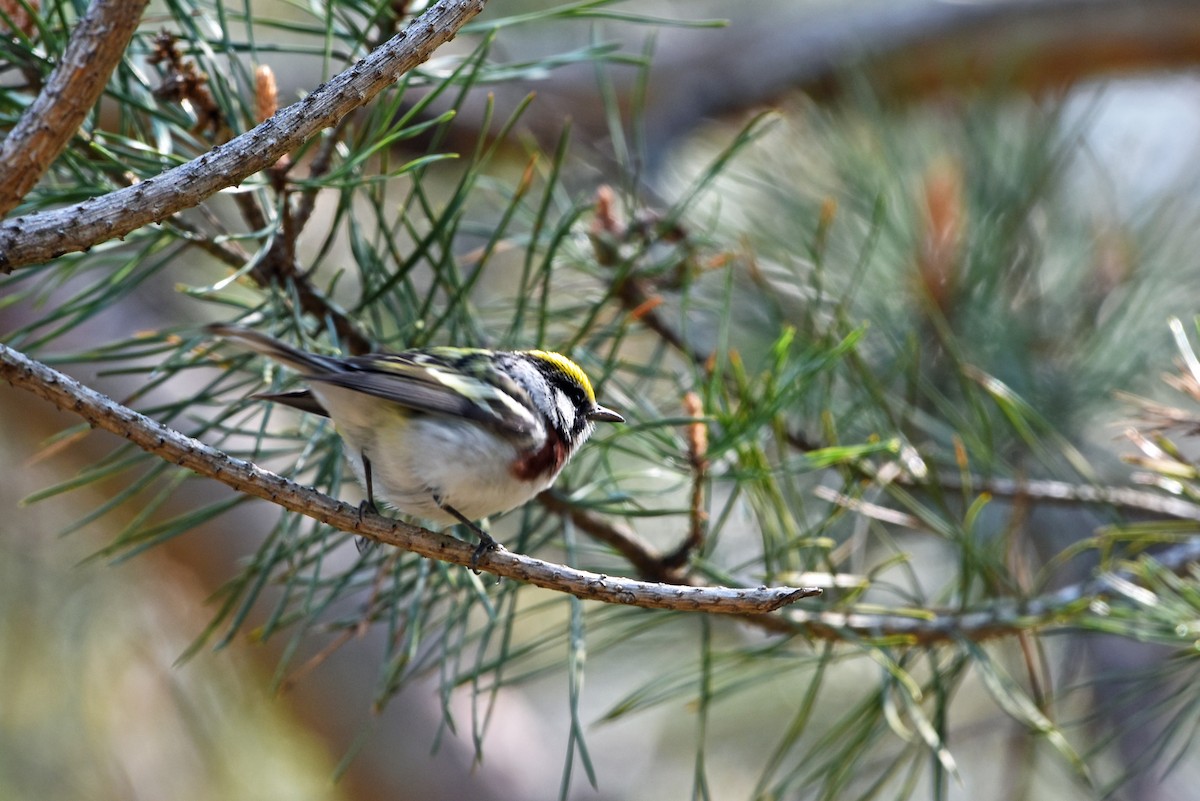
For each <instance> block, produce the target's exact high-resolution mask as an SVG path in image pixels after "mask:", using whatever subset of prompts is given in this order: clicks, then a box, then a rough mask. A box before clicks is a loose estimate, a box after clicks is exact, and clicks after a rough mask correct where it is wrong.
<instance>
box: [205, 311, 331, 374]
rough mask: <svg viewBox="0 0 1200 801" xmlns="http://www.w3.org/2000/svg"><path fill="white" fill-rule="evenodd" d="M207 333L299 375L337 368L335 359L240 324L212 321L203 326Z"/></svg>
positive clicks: (327, 371)
mask: <svg viewBox="0 0 1200 801" xmlns="http://www.w3.org/2000/svg"><path fill="white" fill-rule="evenodd" d="M204 330H205V331H207V332H208V333H210V334H212V335H214V336H219V337H223V338H225V339H228V340H230V341H232V342H234V343H236V344H238V345H241V346H242V347H244V348H247V349H248V350H252V351H255V352H256V353H261V354H262V355H264V356H268V357H270V358H272V359H274V360H275V361H277V362H279V363H280V364H283V365H286V366H288V367H290V368H292V369H293V370H295V371H296V372H298V373H300V374H301V375H306V376H311V375H319V374H324V373H329V372H333V371H336V370H337V365H336V361H335V360H333V359H328V358H326V357H324V356H317V355H315V354H312V353H306V352H304V351H302V350H300V349H299V348H294V347H292V346H291V345H289V344H287V343H286V342H280V341H279V340H278V339H275V338H274V337H269V336H267V335H266V334H260V333H259V332H257V331H252V330H251V329H249V328H243V327H242V326H240V325H226V324H224V323H214V324H212V325H208V326H205V327H204Z"/></svg>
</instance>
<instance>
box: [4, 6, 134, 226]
mask: <svg viewBox="0 0 1200 801" xmlns="http://www.w3.org/2000/svg"><path fill="white" fill-rule="evenodd" d="M148 2H149V0H93V2H92V5H91V6H90V7H89V8H88V11H87V14H85V15H84V17H83V19H81V20H80V21H79V23H78V24H77V25H76V26H75V31H74V33H72V34H71V41H70V42H69V43H68V44H67V49H66V50H65V51H64V52H63V57H62V61H60V62H59V64H58V66H57V67H55V68H54V72H52V73H50V79H49V80H48V81H46V85H45V86H43V87H42V91H41V93H40V94H39V95H38V96H37V98H36V99H35V100H34V101H33V103H31V104H30V105H29V107H28V108H27V109H25V112H24V113H23V114H22V115H21V119H19V120H17V124H16V126H14V127H13V129H12V131H10V132H9V134H8V137H7V138H5V140H4V144H3V146H0V175H3V176H4V180H3V181H0V217H3V216H4V215H5V214H8V212H9V211H11V210H12V209H13V208H14V207H15V206H16V205H17V204H18V203H20V202H21V199H22V198H24V197H25V195H26V194H27V193H28V192H29V190H30V189H32V188H33V187H34V185H35V184H37V182H38V179H39V178H41V177H42V174H43V173H45V172H46V170H47V169H48V168H49V167H50V164H51V162H53V161H54V158H55V157H56V156H57V155H58V154H59V153H61V152H62V149H63V148H64V147H66V146H67V142H69V141H70V140H71V137H72V136H74V135H75V132H76V131H77V130H79V126H80V125H81V124H82V123H83V120H84V118H86V117H87V115H88V113H89V112H90V111H91V110H92V107H93V106H95V105H96V101H97V100H98V99H99V98H100V94H101V92H103V91H104V87H105V85H107V84H108V78H109V76H110V75H112V72H113V70H114V69H116V67H117V64H118V63H120V61H121V56H122V55H124V53H125V48H126V47H128V45H129V40H130V39H131V38H132V37H133V32H134V31H135V30H137V26H138V22H139V21H140V20H141V18H142V11H143V10H144V9H145V8H146V5H147V3H148Z"/></svg>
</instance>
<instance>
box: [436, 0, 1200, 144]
mask: <svg viewBox="0 0 1200 801" xmlns="http://www.w3.org/2000/svg"><path fill="white" fill-rule="evenodd" d="M742 8H744V9H745V10H744V11H742V10H740V9H737V8H734V7H733V6H732V5H731V6H730V11H729V16H730V17H731V18H732V19H731V23H730V24H729V26H728V27H726V28H721V29H716V30H714V29H710V28H699V29H689V28H684V27H681V28H674V29H664V30H662V31H660V32H659V33H658V36H657V37H656V46H655V50H654V68H653V70H651V71H650V72H649V74H648V75H647V76H645V80H646V81H648V83H647V84H646V87H645V92H646V100H645V103H644V113H643V115H642V118H641V121H640V125H641V127H642V128H643V130H644V131H645V136H644V140H645V141H646V142H647V145H648V147H650V148H651V152H650V153H649V154H648V155H649V157H650V159H651V161H653V162H658V161H659V160H660V159H661V157H662V156H664V155H665V154H666V153H669V152H670V148H671V147H672V143H673V142H674V141H675V140H677V139H678V138H680V137H682V136H685V135H687V134H688V133H689V132H691V131H693V130H694V129H696V128H697V127H698V126H700V125H702V124H703V123H704V122H705V121H708V120H712V119H713V118H719V117H723V116H727V117H736V116H737V115H739V114H741V113H743V112H746V111H747V110H749V109H760V108H762V107H763V106H764V105H769V104H772V103H775V102H778V100H779V99H780V98H782V97H785V96H787V95H789V94H792V93H803V94H807V95H808V96H810V97H815V98H817V99H818V100H821V101H831V100H836V99H838V98H839V97H843V96H844V95H845V94H846V93H847V92H848V91H851V90H853V87H854V86H855V85H857V81H858V80H862V81H863V82H864V83H865V84H867V85H869V86H870V87H872V90H873V91H875V92H876V93H878V94H879V95H880V96H881V97H883V98H884V99H898V100H912V99H918V98H920V97H924V96H928V95H930V94H932V93H935V92H938V91H943V90H947V89H949V90H963V89H971V88H976V87H984V88H986V89H988V90H989V91H1011V90H1021V91H1030V92H1035V93H1042V92H1057V91H1061V90H1062V88H1063V87H1065V86H1068V85H1070V84H1072V83H1075V82H1078V81H1082V80H1087V79H1089V78H1095V77H1098V76H1104V75H1112V74H1119V73H1131V72H1147V71H1152V70H1172V69H1179V68H1181V67H1194V66H1196V65H1197V64H1200V4H1197V3H1195V2H1193V0H973V1H972V2H969V3H950V2H936V1H935V0H929V1H927V2H905V3H892V4H887V3H832V2H831V3H819V4H813V3H793V4H779V3H777V4H774V5H773V6H772V11H771V13H769V14H763V13H759V10H758V8H757V4H752V3H747V4H743V5H742ZM680 9H681V13H686V10H684V9H683V6H680ZM640 47H641V45H640V43H632V42H631V43H630V45H629V49H630V50H634V51H636V50H639V49H640ZM609 72H610V76H609V77H610V79H611V81H612V83H613V86H614V91H615V92H616V93H617V96H618V99H619V101H620V103H621V104H622V107H624V105H625V104H626V103H627V102H629V101H630V100H631V99H632V98H634V97H636V96H637V95H638V93H639V92H640V91H641V89H640V88H639V82H641V81H642V80H643V77H642V76H641V75H640V74H638V71H637V70H636V69H634V68H629V69H626V70H621V69H617V68H614V69H611V70H610V71H609ZM490 89H491V88H490V87H489V91H490ZM529 90H530V86H529V85H528V84H525V85H522V84H513V85H508V86H502V87H498V88H497V93H496V103H497V105H499V106H500V107H502V108H503V107H507V106H512V105H515V104H516V103H517V102H518V99H519V98H521V97H523V96H524V95H525V94H527V93H528V91H529ZM537 92H538V102H537V103H535V104H533V106H531V107H530V109H529V111H528V112H527V113H526V114H525V115H524V116H523V118H522V121H523V124H525V125H526V126H528V127H529V128H530V129H531V130H532V131H533V132H534V133H535V134H536V135H537V136H538V138H539V139H541V140H543V141H547V142H552V141H554V139H555V137H557V136H558V132H559V131H560V130H561V119H560V118H561V115H562V113H563V109H569V110H570V113H571V116H572V126H573V127H572V133H573V138H574V139H575V140H576V141H599V140H601V139H602V138H603V137H605V136H607V135H608V133H609V132H608V125H609V119H608V118H607V116H606V115H607V109H606V108H605V107H604V106H603V104H599V103H596V102H595V75H594V70H593V68H592V66H591V65H583V64H581V65H578V66H572V67H570V68H564V69H560V70H555V71H554V72H553V73H551V74H550V75H548V76H547V78H546V80H542V81H539V82H538V83H537ZM484 95H485V93H484V92H477V93H475V95H474V96H473V97H472V98H471V101H470V103H469V104H467V105H466V106H465V107H463V108H460V110H459V115H458V117H457V118H456V125H457V126H458V128H459V130H460V132H461V131H462V128H463V126H469V125H471V124H472V123H474V124H476V125H480V124H482V122H483V120H484V119H486V118H485V114H484V112H485V109H486V107H487V101H486V98H485V97H484Z"/></svg>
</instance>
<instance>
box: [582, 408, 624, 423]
mask: <svg viewBox="0 0 1200 801" xmlns="http://www.w3.org/2000/svg"><path fill="white" fill-rule="evenodd" d="M587 419H589V420H594V421H596V422H598V423H624V422H625V418H624V417H622V416H621V415H619V414H617V413H616V412H614V411H613V410H612V409H605V408H604V407H603V406H601V405H600V404H596V406H595V408H593V409H592V410H591V411H590V412H588V413H587Z"/></svg>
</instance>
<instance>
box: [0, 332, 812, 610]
mask: <svg viewBox="0 0 1200 801" xmlns="http://www.w3.org/2000/svg"><path fill="white" fill-rule="evenodd" d="M0 377H3V378H4V379H5V380H7V381H8V382H9V383H11V384H12V385H13V386H17V387H20V388H21V389H25V390H28V391H29V392H32V393H33V394H35V395H37V396H38V397H40V398H43V399H45V400H48V401H50V402H51V403H53V404H54V405H55V406H57V407H58V408H60V409H62V410H64V411H69V412H73V413H75V414H77V415H79V416H80V417H82V418H83V419H84V420H86V421H87V422H88V423H90V424H91V425H92V426H94V427H97V428H103V429H105V430H106V431H110V432H112V433H114V434H116V435H117V436H119V437H122V438H124V439H127V440H129V441H130V442H132V443H133V444H135V445H137V446H138V447H139V448H142V449H143V450H145V451H147V452H149V453H153V454H155V455H156V456H159V457H161V458H163V459H165V460H167V461H170V462H173V463H175V464H178V465H180V466H181V467H186V468H187V469H189V470H192V471H193V472H195V473H198V474H200V475H202V476H206V477H208V478H214V479H216V480H218V481H220V482H221V483H223V484H226V485H227V486H229V487H232V488H233V489H235V490H237V491H239V492H244V493H246V494H248V495H253V496H255V497H257V498H265V499H267V500H269V501H271V502H272V503H275V504H278V505H280V506H282V507H284V508H285V509H289V510H291V511H293V512H298V513H300V514H303V515H306V516H308V517H311V518H313V519H314V520H319V521H321V522H322V523H326V524H328V525H330V526H333V527H334V528H337V529H340V530H342V531H351V532H354V533H356V534H359V535H361V536H364V537H368V538H370V539H373V540H377V541H379V542H382V543H384V544H386V545H394V546H396V547H398V548H402V549H403V550H406V551H411V552H412V553H416V554H419V555H421V556H425V557H428V558H430V559H437V560H440V561H443V562H451V563H454V564H458V565H464V566H466V565H472V556H473V554H474V551H475V546H474V545H473V544H472V543H467V542H463V541H462V540H457V539H455V538H453V537H450V536H448V535H446V534H440V533H438V532H434V531H429V530H427V529H423V528H419V527H417V526H411V525H408V524H406V523H402V522H400V521H399V520H394V519H392V518H388V517H383V516H381V515H374V514H369V513H366V514H364V513H362V512H361V511H360V510H359V509H358V507H356V506H351V505H350V504H347V503H343V502H341V501H338V500H336V499H335V498H331V497H329V496H328V495H324V494H322V493H320V492H317V491H316V490H314V489H311V488H309V487H303V486H301V485H299V484H296V483H295V482H293V481H289V480H288V479H286V478H284V477H282V476H279V475H276V474H275V473H271V472H269V471H267V470H263V469H261V468H259V467H257V466H255V465H254V464H251V463H250V462H247V461H244V460H242V459H235V458H233V457H231V456H229V455H227V454H225V453H222V452H221V451H219V450H217V449H215V448H212V447H210V446H208V445H205V444H204V443H202V442H200V441H198V440H195V439H192V438H191V437H188V436H186V435H184V434H181V433H179V432H178V431H175V430H173V429H171V428H168V427H166V426H164V425H162V424H161V423H158V422H156V421H154V420H151V419H150V418H148V417H146V416H145V415H143V414H139V413H138V412H135V411H133V410H132V409H129V408H127V407H125V406H122V405H120V404H119V403H116V402H115V401H113V400H112V399H110V398H107V397H105V396H104V395H102V394H100V393H99V392H96V391H95V390H93V389H91V388H89V387H86V386H84V385H83V384H81V383H79V382H78V381H76V380H75V379H73V378H71V377H69V376H67V375H65V374H63V373H60V372H58V371H57V370H54V369H53V368H51V367H48V366H46V365H44V364H42V363H40V362H37V361H35V360H33V359H30V358H28V357H27V356H25V355H24V354H22V353H19V352H18V351H15V350H13V349H11V348H9V347H7V346H6V345H3V344H0ZM477 567H478V569H480V570H483V571H486V572H488V573H493V574H495V575H497V576H501V577H504V578H510V579H513V580H515V581H519V582H521V583H524V584H533V585H536V586H538V587H543V588H545V589H549V590H555V591H557V592H564V593H568V594H570V595H574V596H576V597H577V598H582V599H584V600H593V601H603V602H604V603H615V604H628V605H632V606H640V607H644V608H647V609H671V610H676V611H695V612H710V613H719V614H733V615H761V614H764V613H767V612H772V611H774V610H776V609H779V608H780V607H782V606H786V605H787V604H790V603H793V602H794V601H797V600H799V599H801V598H808V597H812V596H815V595H819V594H820V593H821V590H820V589H817V588H803V587H772V588H768V587H756V588H755V587H746V588H727V587H697V586H680V585H674V584H659V583H651V582H646V581H637V580H635V579H627V578H620V577H612V576H605V575H601V574H599V573H592V572H589V571H586V570H576V569H574V568H570V567H567V566H565V565H559V564H554V563H552V562H546V561H543V560H541V559H534V558H532V557H529V556H524V555H522V554H516V553H512V552H510V551H506V550H499V551H493V552H490V553H487V554H485V555H484V556H482V557H481V558H480V559H479V560H478V565H477Z"/></svg>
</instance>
